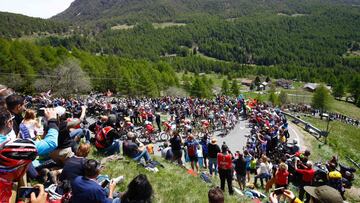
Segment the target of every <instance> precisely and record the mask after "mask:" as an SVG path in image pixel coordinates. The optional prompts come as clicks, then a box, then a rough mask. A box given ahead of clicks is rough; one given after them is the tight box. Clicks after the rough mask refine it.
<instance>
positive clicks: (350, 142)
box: [303, 117, 360, 187]
mask: <svg viewBox="0 0 360 203" xmlns="http://www.w3.org/2000/svg"><path fill="white" fill-rule="evenodd" d="M303 119H304V120H306V121H308V122H310V123H311V124H313V125H314V126H316V127H318V128H320V129H326V124H327V122H326V121H325V120H320V119H317V118H311V117H303ZM329 131H330V134H329V136H328V139H327V142H328V144H327V145H323V144H321V143H320V142H319V141H318V140H316V139H314V138H312V137H310V138H309V141H310V143H311V145H312V151H313V153H312V155H311V156H312V159H313V160H315V161H317V160H323V161H326V160H329V159H330V158H331V156H332V155H338V156H339V159H340V162H341V163H346V164H347V165H349V166H352V167H355V166H354V165H353V164H352V163H351V162H350V161H348V160H347V159H346V157H350V158H352V159H353V160H355V161H357V162H360V154H359V147H360V129H359V128H357V127H354V126H351V125H347V124H345V123H342V122H339V121H332V122H330V125H329ZM307 137H309V136H307ZM356 174H357V178H356V179H355V181H354V184H355V185H356V186H357V187H360V170H357V172H356Z"/></svg>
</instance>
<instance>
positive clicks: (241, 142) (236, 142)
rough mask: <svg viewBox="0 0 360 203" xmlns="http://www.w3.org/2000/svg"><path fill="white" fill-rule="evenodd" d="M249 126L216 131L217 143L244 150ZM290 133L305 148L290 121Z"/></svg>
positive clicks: (239, 123)
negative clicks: (227, 130) (227, 131)
mask: <svg viewBox="0 0 360 203" xmlns="http://www.w3.org/2000/svg"><path fill="white" fill-rule="evenodd" d="M87 120H88V121H89V123H92V122H95V120H94V119H91V118H88V119H87ZM247 126H248V121H247V120H240V121H239V122H238V123H237V124H236V126H235V127H234V129H232V130H231V131H230V132H229V133H228V134H227V135H226V136H223V135H222V133H221V132H219V131H216V132H215V133H214V136H215V138H216V139H217V144H218V145H219V146H220V147H221V145H222V144H223V142H225V143H226V145H227V146H228V147H229V149H230V150H231V151H232V152H235V151H240V152H242V151H243V149H244V146H245V145H246V140H247V138H246V135H249V134H250V128H248V127H247ZM289 133H290V138H289V142H292V141H293V139H295V138H296V139H297V140H298V142H299V145H300V146H301V149H304V148H305V146H303V143H304V141H303V136H304V135H303V134H302V132H301V131H300V130H299V129H298V128H297V127H296V125H295V124H293V123H291V122H290V121H289ZM162 145H163V142H158V143H156V144H155V145H154V152H155V155H160V152H159V147H160V146H162Z"/></svg>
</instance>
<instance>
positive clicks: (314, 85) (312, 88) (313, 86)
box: [303, 83, 331, 92]
mask: <svg viewBox="0 0 360 203" xmlns="http://www.w3.org/2000/svg"><path fill="white" fill-rule="evenodd" d="M319 86H320V84H318V83H306V84H305V85H304V87H303V88H304V89H305V90H307V91H309V92H314V91H315V90H316V89H317V88H318V87H319ZM325 87H326V88H327V89H328V90H331V87H330V86H325Z"/></svg>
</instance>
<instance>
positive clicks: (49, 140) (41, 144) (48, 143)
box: [35, 128, 59, 156]
mask: <svg viewBox="0 0 360 203" xmlns="http://www.w3.org/2000/svg"><path fill="white" fill-rule="evenodd" d="M58 136H59V131H58V130H57V129H56V128H50V129H49V130H48V133H47V134H46V136H45V138H44V139H42V140H40V141H35V146H36V149H37V150H38V154H39V155H40V156H42V155H46V154H49V153H51V152H52V151H54V150H55V149H56V148H57V146H58Z"/></svg>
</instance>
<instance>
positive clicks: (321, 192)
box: [304, 185, 343, 203]
mask: <svg viewBox="0 0 360 203" xmlns="http://www.w3.org/2000/svg"><path fill="white" fill-rule="evenodd" d="M304 189H305V191H306V192H307V193H309V194H310V195H311V196H312V197H314V198H315V199H317V200H319V201H320V202H321V203H342V202H343V198H342V197H341V195H340V193H339V192H338V191H337V190H336V189H334V188H332V187H330V186H327V185H323V186H320V187H312V186H305V187H304Z"/></svg>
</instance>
